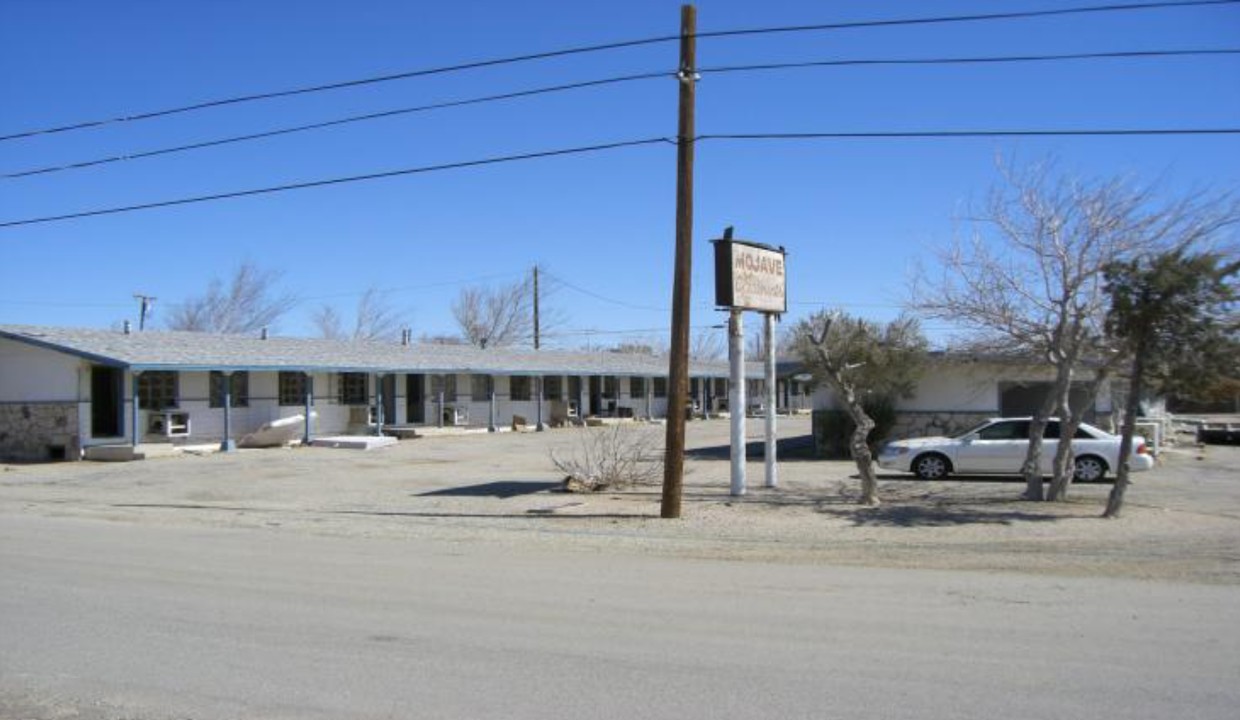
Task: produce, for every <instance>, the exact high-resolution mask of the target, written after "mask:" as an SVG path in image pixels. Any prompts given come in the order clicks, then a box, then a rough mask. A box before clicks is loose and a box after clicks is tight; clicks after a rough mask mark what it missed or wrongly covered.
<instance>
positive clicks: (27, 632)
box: [0, 513, 1240, 720]
mask: <svg viewBox="0 0 1240 720" xmlns="http://www.w3.org/2000/svg"><path fill="white" fill-rule="evenodd" d="M1238 637H1240V589H1238V588H1237V587H1236V586H1233V585H1203V584H1187V583H1178V582H1174V581H1165V582H1159V583H1150V582H1142V581H1135V580H1123V579H1090V578H1062V577H1048V576H1041V575H1037V576H1035V575H1018V574H1004V573H977V572H974V573H970V572H956V571H926V570H896V569H866V568H858V567H851V568H840V567H831V566H827V565H821V564H779V563H770V562H764V563H757V562H735V561H723V560H716V561H709V560H694V559H687V558H677V557H650V556H643V555H640V554H626V553H588V552H578V551H563V550H560V551H557V550H555V549H554V548H551V549H549V548H546V547H529V546H519V545H516V546H511V547H509V546H505V545H503V544H496V543H482V544H471V543H459V542H458V543H453V542H436V541H433V540H427V539H425V538H421V539H407V540H401V539H394V538H390V537H383V538H366V537H343V538H341V537H322V536H315V535H310V534H296V533H288V532H283V531H278V530H268V531H264V530H255V529H248V528H245V529H219V528H204V527H192V526H191V527H176V526H148V525H135V524H127V523H114V522H105V521H99V520H90V519H82V518H56V517H45V516H34V515H30V516H20V515H14V514H4V513H0V718H5V719H6V720H8V719H10V718H23V719H24V718H39V719H42V718H49V719H50V718H82V719H84V720H102V719H104V718H106V719H109V720H112V719H119V718H125V719H126V720H139V719H149V720H167V719H171V718H185V719H188V718H193V719H194V720H205V719H214V718H220V719H224V718H264V719H283V718H299V719H306V718H332V719H334V720H341V719H345V718H471V719H484V718H507V719H510V718H540V719H543V720H554V719H556V718H574V719H577V718H583V717H584V718H592V719H595V720H609V719H613V718H614V719H616V720H619V719H622V718H623V719H628V718H759V717H767V718H830V717H840V718H851V719H857V720H865V719H867V718H899V717H917V718H931V719H933V718H1048V719H1050V718H1054V719H1055V720H1061V719H1062V718H1070V717H1078V718H1081V717H1089V718H1125V719H1127V720H1133V719H1138V718H1151V719H1153V718H1158V719H1159V720H1164V719H1165V718H1188V717H1192V718H1205V719H1208V718H1220V719H1222V718H1227V719H1228V720H1231V718H1234V717H1235V716H1236V715H1235V713H1236V709H1237V708H1240V683H1237V682H1236V680H1237V676H1238V675H1237V673H1238V671H1240V642H1238V640H1237V638H1238Z"/></svg>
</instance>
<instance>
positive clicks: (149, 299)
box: [133, 293, 155, 332]
mask: <svg viewBox="0 0 1240 720" xmlns="http://www.w3.org/2000/svg"><path fill="white" fill-rule="evenodd" d="M133 299H134V300H137V301H138V303H139V310H138V331H139V332H141V331H142V330H145V329H146V316H147V315H149V314H150V312H151V307H152V306H154V305H155V296H154V295H143V294H142V293H134V294H133Z"/></svg>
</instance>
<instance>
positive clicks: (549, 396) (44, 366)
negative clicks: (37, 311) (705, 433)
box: [0, 325, 809, 461]
mask: <svg viewBox="0 0 1240 720" xmlns="http://www.w3.org/2000/svg"><path fill="white" fill-rule="evenodd" d="M667 367H668V366H667V360H666V359H665V358H659V357H653V356H643V355H631V354H620V353H611V352H564V351H554V350H540V351H531V350H518V349H512V348H493V349H486V350H482V349H479V348H474V347H469V346H454V345H423V344H415V343H411V342H409V340H408V337H407V336H406V339H405V340H403V341H402V342H390V343H385V342H351V341H336V340H323V339H312V338H292V337H274V336H272V337H268V336H266V334H263V335H260V336H238V335H214V334H208V333H187V332H155V331H147V332H127V331H125V330H100V329H78V328H62V327H36V326H24V325H0V459H7V460H17V461H39V460H62V459H63V460H77V459H80V458H82V457H83V456H84V455H88V454H89V453H90V449H91V448H92V447H95V446H109V447H116V446H124V445H129V446H136V445H139V444H148V443H171V444H174V445H176V444H193V445H203V444H212V443H218V444H220V446H221V447H226V448H231V447H233V446H235V444H236V443H237V442H238V441H239V440H241V439H243V438H245V436H246V435H248V434H250V433H253V432H255V431H258V430H260V429H263V428H264V427H270V424H271V423H272V422H277V424H281V423H280V422H279V421H281V420H284V421H285V422H284V423H283V424H286V425H295V426H296V435H297V438H296V439H299V440H301V441H302V442H306V441H313V440H314V439H315V438H316V437H325V436H339V435H381V434H387V435H395V436H411V435H415V434H416V432H417V429H418V428H424V429H425V428H439V427H457V428H485V429H488V430H500V429H505V428H509V427H511V426H512V425H513V424H514V421H517V422H524V423H526V424H528V425H529V426H538V425H547V426H550V427H557V426H561V425H567V424H573V423H575V422H580V421H582V420H583V419H584V418H587V417H598V418H634V419H658V418H663V417H665V416H666V414H667V386H668V383H667ZM689 375H690V405H691V407H692V409H693V411H694V413H695V416H702V415H706V416H709V415H710V414H711V413H714V412H723V411H726V409H727V398H728V365H727V363H726V362H709V363H696V362H695V363H690V367H689ZM746 378H747V379H746V383H747V388H746V389H747V391H748V397H749V398H750V403H751V406H750V407H749V408H748V411H750V412H755V411H761V408H760V407H757V405H756V403H760V402H761V399H762V398H763V397H764V395H763V387H764V382H763V380H762V369H761V366H760V364H757V363H755V364H751V365H749V366H748V367H747V369H746ZM805 392H806V388H805V385H804V383H801V382H798V381H797V380H793V379H792V378H791V377H788V378H781V379H780V380H779V381H778V385H777V397H778V407H777V411H778V412H786V411H788V410H789V409H793V410H796V409H799V408H805V407H808V404H809V400H808V397H807V396H806V395H805Z"/></svg>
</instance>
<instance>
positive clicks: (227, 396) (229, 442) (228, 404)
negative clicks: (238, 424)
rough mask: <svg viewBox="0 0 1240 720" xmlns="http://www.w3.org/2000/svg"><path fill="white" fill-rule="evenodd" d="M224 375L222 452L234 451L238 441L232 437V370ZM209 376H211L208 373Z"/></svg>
mask: <svg viewBox="0 0 1240 720" xmlns="http://www.w3.org/2000/svg"><path fill="white" fill-rule="evenodd" d="M220 374H221V375H223V376H224V439H223V440H222V441H221V442H220V452H232V451H233V450H236V449H237V443H236V442H234V441H233V439H232V377H233V374H232V373H231V372H224V373H220ZM207 377H210V375H208V376H207Z"/></svg>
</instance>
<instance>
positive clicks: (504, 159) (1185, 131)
mask: <svg viewBox="0 0 1240 720" xmlns="http://www.w3.org/2000/svg"><path fill="white" fill-rule="evenodd" d="M1174 135H1240V128H1148V129H1107V130H921V131H875V132H799V133H728V134H725V133H712V134H708V135H698V136H697V137H695V138H694V142H701V141H703V140H824V139H834V140H867V139H869V140H877V139H896V138H939V139H942V138H978V137H1105V136H1111V137H1121V136H1129V137H1131V136H1174ZM658 143H668V144H670V145H676V144H677V142H676V141H675V140H673V139H670V138H665V137H657V138H645V139H641V140H624V141H620V142H612V143H603V144H599V145H587V146H583V147H573V148H561V149H558V150H544V151H541V152H532V153H521V154H517V155H503V156H498V157H490V158H483V159H481V160H466V161H462V162H455V163H444V164H440V165H426V166H422V167H415V168H405V169H402V170H389V171H386V172H376V173H368V174H365V175H353V176H350V177H341V178H331V179H327V180H312V181H309V182H302V183H291V184H287V185H275V186H272V187H265V188H254V189H250V190H236V191H232V192H223V193H216V194H213V195H199V196H196V197H190V198H180V199H177V200H162V201H158V202H151V203H142V204H139V205H127V206H121V207H113V208H103V209H99V210H86V211H82V212H76V213H67V214H64V215H48V216H43V217H36V218H27V219H23V220H9V221H7V222H0V229H4V228H11V227H20V226H25V225H38V224H42V223H49V222H59V221H63V220H75V219H80V218H87V217H96V216H99V215H115V214H118V213H127V212H136V211H140V210H153V209H155V208H163V207H172V206H176V205H190V204H194V203H203V202H211V201H216V200H230V199H233V198H240V197H248V196H251V195H266V194H272V193H278V192H287V191H290V190H305V189H308V188H315V187H325V186H329V185H343V184H346V183H354V182H362V181H366V180H379V179H383V178H391V177H399V176H402V175H417V174H424V173H431V172H438V171H441V170H456V169H461V168H469V167H479V166H483V165H497V164H500V163H508V162H516V161H520V160H534V159H539V158H548V157H557V156H563V155H580V154H584V153H593V152H601V151H604V150H615V149H619V148H628V147H637V146H641V145H654V144H658Z"/></svg>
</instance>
